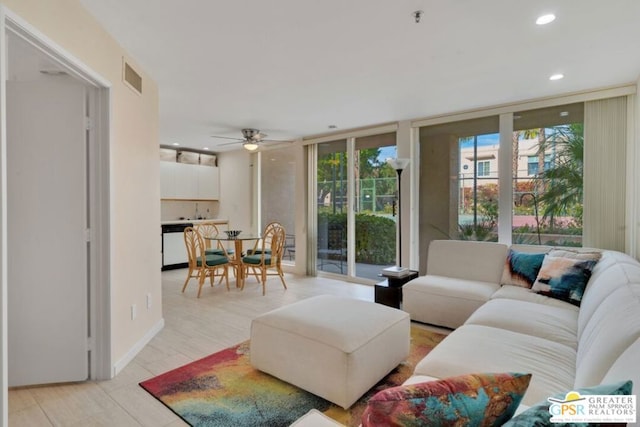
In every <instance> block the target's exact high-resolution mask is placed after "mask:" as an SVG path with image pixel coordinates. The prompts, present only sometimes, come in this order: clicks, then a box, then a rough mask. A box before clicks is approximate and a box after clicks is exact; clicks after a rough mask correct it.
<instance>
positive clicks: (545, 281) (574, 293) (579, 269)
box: [531, 250, 602, 306]
mask: <svg viewBox="0 0 640 427" xmlns="http://www.w3.org/2000/svg"><path fill="white" fill-rule="evenodd" d="M601 257H602V254H601V253H600V252H572V251H565V250H553V251H551V252H549V253H548V254H547V255H546V256H545V257H544V261H543V262H542V267H541V268H540V271H539V272H538V277H537V278H536V281H535V283H534V284H533V286H532V287H531V290H532V291H534V292H537V293H539V294H542V295H546V296H549V297H552V298H557V299H560V300H563V301H566V302H569V303H571V304H573V305H577V306H579V305H580V302H581V301H582V296H583V295H584V290H585V288H586V287H587V282H588V281H589V278H590V277H591V272H592V271H593V267H595V265H596V263H597V262H598V260H600V258H601Z"/></svg>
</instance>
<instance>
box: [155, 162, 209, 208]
mask: <svg viewBox="0 0 640 427" xmlns="http://www.w3.org/2000/svg"><path fill="white" fill-rule="evenodd" d="M160 196H161V198H162V199H174V200H217V199H218V198H219V196H220V172H219V169H218V167H217V166H204V165H190V164H186V163H175V162H160Z"/></svg>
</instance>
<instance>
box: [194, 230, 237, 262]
mask: <svg viewBox="0 0 640 427" xmlns="http://www.w3.org/2000/svg"><path fill="white" fill-rule="evenodd" d="M193 228H195V229H196V230H197V231H198V233H200V235H201V236H202V237H203V238H204V244H205V247H206V249H205V251H204V252H205V253H206V254H207V255H211V254H213V255H224V256H227V255H230V256H233V249H227V248H225V247H224V245H223V244H222V242H220V241H216V242H214V241H213V240H212V239H213V238H215V237H217V236H218V234H220V231H219V230H218V226H217V225H216V224H215V223H213V222H202V223H200V224H196V225H195V226H194V227H193Z"/></svg>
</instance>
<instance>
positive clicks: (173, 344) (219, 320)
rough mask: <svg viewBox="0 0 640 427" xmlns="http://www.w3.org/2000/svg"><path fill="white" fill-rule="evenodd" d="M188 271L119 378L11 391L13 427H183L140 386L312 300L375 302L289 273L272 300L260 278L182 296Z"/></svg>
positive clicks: (347, 288) (171, 286)
mask: <svg viewBox="0 0 640 427" xmlns="http://www.w3.org/2000/svg"><path fill="white" fill-rule="evenodd" d="M185 276H186V270H173V271H166V272H163V273H162V290H163V298H162V303H163V313H164V320H165V327H164V329H163V330H162V331H161V332H160V333H158V335H156V336H155V337H154V338H153V339H152V340H151V342H150V343H149V344H148V345H147V346H146V347H145V348H144V349H143V350H142V351H141V352H140V353H139V354H138V355H137V356H136V357H135V359H134V360H133V361H132V362H131V363H129V365H127V367H126V368H125V369H123V371H122V372H121V373H120V374H119V375H118V376H117V377H116V378H114V379H112V380H109V381H89V382H84V383H73V384H58V385H50V386H38V387H28V388H16V389H11V390H10V391H9V425H10V426H20V427H22V426H25V427H30V426H34V427H46V426H83V427H86V426H117V427H126V426H149V427H160V426H168V427H169V426H170V427H174V426H184V425H187V424H185V423H184V422H183V421H182V420H181V419H180V418H179V417H177V416H176V415H175V414H174V413H173V412H171V411H170V410H168V409H167V408H165V407H164V405H162V404H161V403H159V402H158V401H157V400H155V399H154V398H153V397H151V396H150V395H149V394H148V393H147V392H146V391H144V390H143V389H142V388H141V387H140V386H139V385H138V383H139V382H140V381H142V380H145V379H148V378H151V377H153V376H155V375H158V374H161V373H163V372H166V371H168V370H170V369H174V368H177V367H179V366H182V365H184V364H186V363H189V362H191V361H193V360H197V359H200V358H202V357H204V356H207V355H209V354H211V353H214V352H216V351H219V350H222V349H224V348H227V347H229V346H232V345H235V344H237V343H239V342H241V341H244V340H247V339H249V328H250V325H251V319H253V318H254V317H256V316H258V315H260V314H262V313H265V312H267V311H270V310H272V309H274V308H277V307H280V306H283V305H286V304H290V303H292V302H295V301H298V300H301V299H305V298H308V297H311V296H314V295H321V294H333V295H342V296H350V297H353V298H358V299H363V300H368V301H373V292H374V288H373V286H368V285H359V284H354V283H347V282H343V281H339V280H334V279H327V278H320V277H316V278H313V277H302V276H293V275H290V274H287V275H286V276H285V279H286V282H287V286H288V288H289V289H288V290H285V289H284V288H283V287H282V285H281V284H280V281H279V280H278V279H277V278H271V279H269V280H268V281H267V293H266V296H262V288H261V287H260V285H259V284H258V283H257V281H256V280H255V279H254V278H250V279H248V280H247V283H246V286H245V289H244V291H239V290H237V289H235V288H233V287H232V288H231V291H229V292H227V290H226V288H225V287H224V285H217V286H215V287H213V288H211V287H209V286H205V287H204V288H203V291H202V296H201V297H200V298H199V299H198V298H196V289H197V286H196V284H195V281H194V280H192V282H191V283H190V285H189V286H190V287H188V288H187V291H186V292H185V293H184V294H182V293H181V292H180V290H181V288H182V284H183V282H184V278H185Z"/></svg>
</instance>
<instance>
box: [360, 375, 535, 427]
mask: <svg viewBox="0 0 640 427" xmlns="http://www.w3.org/2000/svg"><path fill="white" fill-rule="evenodd" d="M530 380H531V374H516V373H499V374H469V375H461V376H457V377H451V378H445V379H441V380H437V381H429V382H424V383H418V384H409V385H403V386H398V387H392V388H388V389H386V390H382V391H380V392H378V393H377V394H375V395H374V396H373V397H372V398H371V399H369V402H368V403H367V407H366V409H365V410H364V413H363V414H362V426H363V427H380V426H389V427H390V426H403V427H409V426H416V427H417V426H462V425H468V426H501V425H502V424H504V423H505V422H506V421H507V420H509V419H510V418H511V417H512V416H513V414H514V413H515V410H516V409H517V408H518V405H520V401H521V400H522V396H523V395H524V393H525V391H526V390H527V388H528V387H529V381H530Z"/></svg>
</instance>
